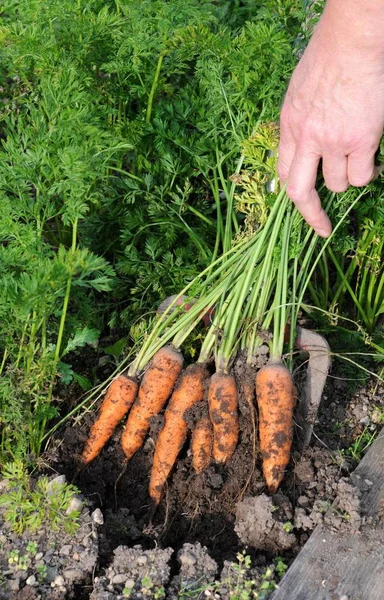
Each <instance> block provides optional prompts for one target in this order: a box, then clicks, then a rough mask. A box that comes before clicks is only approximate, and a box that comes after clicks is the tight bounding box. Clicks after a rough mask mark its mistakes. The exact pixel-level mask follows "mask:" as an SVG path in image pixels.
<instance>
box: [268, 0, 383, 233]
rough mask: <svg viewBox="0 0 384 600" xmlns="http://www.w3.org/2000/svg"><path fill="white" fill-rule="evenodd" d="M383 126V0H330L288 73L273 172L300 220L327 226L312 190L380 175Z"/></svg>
mask: <svg viewBox="0 0 384 600" xmlns="http://www.w3.org/2000/svg"><path fill="white" fill-rule="evenodd" d="M383 128H384V0H328V3H327V5H326V8H325V10H324V12H323V15H322V17H321V19H320V21H319V23H318V25H317V27H316V29H315V31H314V34H313V36H312V38H311V40H310V42H309V44H308V46H307V48H306V51H305V52H304V55H303V57H302V59H301V60H300V62H299V64H298V65H297V67H296V70H295V71H294V74H293V76H292V78H291V81H290V84H289V87H288V91H287V94H286V98H285V101H284V104H283V108H282V111H281V116H280V146H279V158H278V173H279V177H280V180H281V181H282V182H283V183H287V194H288V196H289V197H290V198H291V199H292V200H293V202H294V203H295V205H296V207H297V209H298V210H299V211H300V213H301V214H302V215H303V217H304V219H305V220H306V221H307V223H308V224H309V225H311V226H312V227H313V228H314V229H315V231H316V232H317V233H318V234H319V235H321V236H322V237H327V236H328V235H329V234H330V233H331V231H332V225H331V222H330V220H329V218H328V216H327V215H326V213H325V211H324V210H323V208H322V207H321V203H320V199H319V196H318V194H317V192H316V188H315V184H316V176H317V169H318V165H319V162H320V160H321V161H322V170H323V176H324V181H325V184H326V186H327V187H328V188H329V189H330V190H332V191H334V192H343V191H345V190H346V189H347V188H348V186H349V185H353V186H357V187H360V186H364V185H366V184H367V183H369V181H371V180H372V179H373V178H374V177H375V176H377V174H378V169H377V167H375V164H374V157H375V152H376V150H377V148H378V146H379V143H380V139H381V136H382V134H383Z"/></svg>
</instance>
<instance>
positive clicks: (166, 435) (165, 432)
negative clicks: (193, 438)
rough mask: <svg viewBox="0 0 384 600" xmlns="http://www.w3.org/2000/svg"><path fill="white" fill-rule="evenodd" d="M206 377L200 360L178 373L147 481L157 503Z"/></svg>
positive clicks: (201, 394) (180, 447) (182, 441)
mask: <svg viewBox="0 0 384 600" xmlns="http://www.w3.org/2000/svg"><path fill="white" fill-rule="evenodd" d="M207 377H208V372H207V369H206V366H205V365H204V364H202V363H195V364H193V365H189V366H188V367H187V368H186V369H185V371H184V372H183V373H182V374H181V377H180V379H179V381H178V384H177V386H176V389H175V390H174V392H173V394H172V397H171V400H170V402H169V405H168V407H167V410H166V411H165V415H164V418H165V422H164V427H163V429H162V430H161V431H160V433H159V436H158V438H157V442H156V446H155V453H154V455H153V466H152V471H151V479H150V483H149V495H150V497H151V498H152V500H153V501H154V502H155V503H156V504H158V503H159V502H160V500H161V496H162V493H163V489H164V486H165V483H166V481H167V479H168V476H169V474H170V472H171V470H172V467H173V465H174V464H175V462H176V458H177V456H178V454H179V452H180V450H181V449H182V447H183V445H184V442H185V440H186V437H187V423H186V421H185V415H186V412H187V411H188V410H189V409H190V408H192V406H194V404H196V403H197V402H199V401H200V400H202V399H203V398H204V383H205V380H206V379H207Z"/></svg>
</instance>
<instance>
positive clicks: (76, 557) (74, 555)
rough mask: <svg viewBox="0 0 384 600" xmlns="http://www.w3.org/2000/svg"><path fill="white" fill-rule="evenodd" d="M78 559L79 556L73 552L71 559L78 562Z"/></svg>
mask: <svg viewBox="0 0 384 600" xmlns="http://www.w3.org/2000/svg"><path fill="white" fill-rule="evenodd" d="M79 558H80V556H79V554H78V552H74V553H73V559H74V560H79Z"/></svg>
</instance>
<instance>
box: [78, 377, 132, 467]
mask: <svg viewBox="0 0 384 600" xmlns="http://www.w3.org/2000/svg"><path fill="white" fill-rule="evenodd" d="M137 388H138V383H137V382H136V381H135V380H134V379H132V378H131V377H126V376H125V375H119V376H118V377H116V379H114V380H113V381H112V383H111V385H110V386H109V388H108V391H107V394H106V396H105V398H104V401H103V403H102V405H101V408H100V412H99V416H98V418H97V420H96V421H95V422H94V424H93V425H92V427H91V431H90V434H89V437H88V439H87V441H86V443H85V447H84V450H83V453H82V455H81V462H82V463H83V465H84V466H85V465H87V464H89V463H90V462H91V461H92V460H93V459H94V458H96V456H97V455H98V454H99V453H100V452H101V449H102V448H103V447H104V446H105V444H106V443H107V441H108V440H109V438H110V437H111V435H112V433H113V432H114V430H115V428H116V427H117V425H118V423H119V421H121V419H122V418H123V417H124V416H125V415H126V414H127V412H128V411H129V409H130V408H131V406H132V404H133V402H134V400H135V398H136V394H137Z"/></svg>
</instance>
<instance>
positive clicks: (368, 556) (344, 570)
mask: <svg viewBox="0 0 384 600" xmlns="http://www.w3.org/2000/svg"><path fill="white" fill-rule="evenodd" d="M350 480H351V483H353V485H354V486H356V487H357V488H358V489H359V490H360V492H361V505H360V514H361V515H362V517H363V519H362V525H361V526H360V528H359V529H353V527H352V526H351V528H350V530H348V529H347V530H344V529H343V531H336V532H334V531H332V530H331V527H330V526H329V525H319V526H318V527H317V528H316V529H315V531H314V532H313V534H312V535H311V537H310V538H309V540H308V542H307V543H306V544H305V546H304V548H303V549H302V550H301V552H300V553H299V555H298V556H297V558H296V560H295V561H294V563H293V564H292V566H291V567H290V568H289V570H288V571H287V573H286V575H285V576H284V577H283V579H282V581H281V583H280V586H279V589H278V590H277V591H276V592H275V593H274V594H273V596H272V599H273V600H341V599H342V600H383V599H384V429H383V430H382V431H381V432H380V435H379V436H378V438H377V439H376V441H375V443H374V444H373V445H372V446H371V447H370V448H369V450H368V452H367V454H366V455H365V456H364V458H363V459H362V461H361V462H360V464H359V465H358V467H357V468H356V470H355V471H354V472H353V473H352V475H351V478H350ZM329 510H330V511H332V510H333V508H332V507H331V508H330V509H329Z"/></svg>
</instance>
